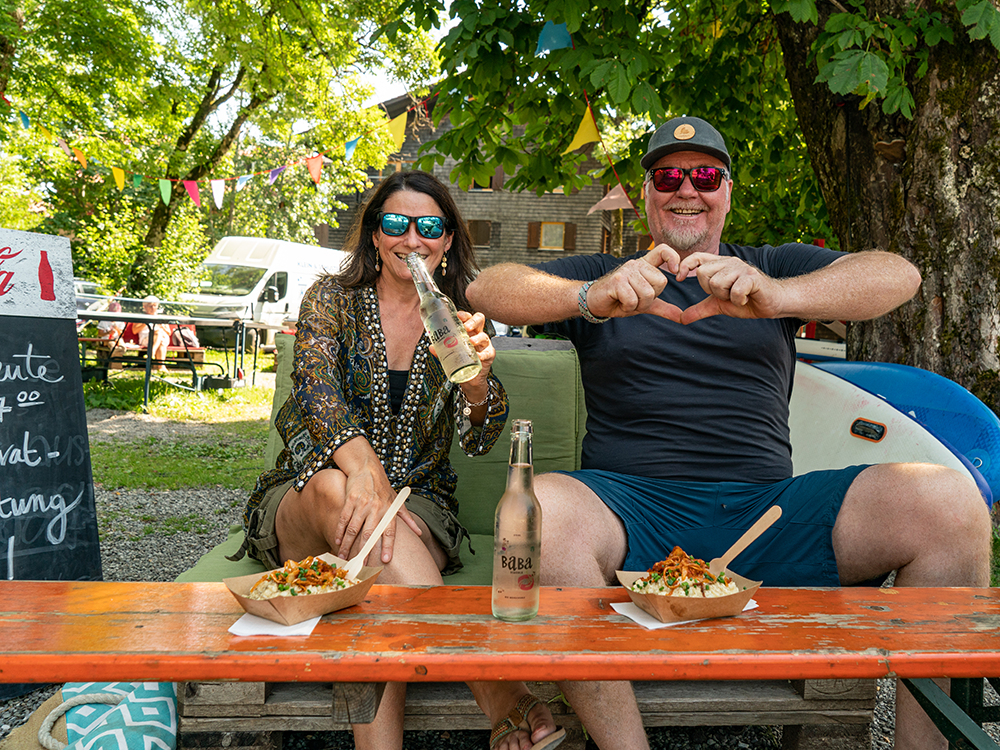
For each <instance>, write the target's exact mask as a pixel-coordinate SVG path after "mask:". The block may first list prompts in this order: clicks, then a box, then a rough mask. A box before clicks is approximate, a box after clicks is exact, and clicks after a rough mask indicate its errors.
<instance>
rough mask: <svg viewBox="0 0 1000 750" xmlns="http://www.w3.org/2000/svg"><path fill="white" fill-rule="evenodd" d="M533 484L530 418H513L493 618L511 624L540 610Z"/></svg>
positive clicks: (499, 514)
mask: <svg viewBox="0 0 1000 750" xmlns="http://www.w3.org/2000/svg"><path fill="white" fill-rule="evenodd" d="M533 484H534V469H533V468H532V460H531V421H530V420H528V419H515V420H514V421H513V423H512V424H511V426H510V464H509V466H508V468H507V489H506V490H505V491H504V493H503V496H502V497H501V498H500V502H499V503H498V504H497V510H496V517H495V520H494V525H493V616H494V617H496V618H497V619H499V620H506V621H508V622H520V621H523V620H530V619H531V618H532V617H534V616H535V615H537V614H538V593H539V583H540V576H541V552H542V506H541V505H539V503H538V498H537V497H535V490H534V487H533Z"/></svg>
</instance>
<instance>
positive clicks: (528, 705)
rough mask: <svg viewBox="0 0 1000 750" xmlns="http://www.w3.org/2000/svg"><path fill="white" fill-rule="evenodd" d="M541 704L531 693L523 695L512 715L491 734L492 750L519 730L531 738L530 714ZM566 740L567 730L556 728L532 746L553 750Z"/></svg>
mask: <svg viewBox="0 0 1000 750" xmlns="http://www.w3.org/2000/svg"><path fill="white" fill-rule="evenodd" d="M539 703H541V701H540V700H538V698H536V697H535V696H534V695H532V694H531V693H527V694H526V695H522V696H521V699H520V700H519V701H518V702H517V704H516V705H515V706H514V708H512V709H511V710H510V713H509V714H507V716H505V717H504V718H502V719H500V721H498V722H497V723H496V724H494V725H493V732H492V733H491V734H490V750H493V748H495V747H496V746H497V743H499V742H500V740H502V739H503V738H504V737H506V736H507V735H510V734H513V733H514V732H516V731H518V730H519V729H520V730H523V731H525V732H527V733H528V735H529V736H530V735H531V725H530V724H529V723H528V714H529V713H530V712H531V709H533V708H534V707H535V706H537V705H538V704H539ZM564 739H566V730H565V729H559V728H556V731H554V732H553V733H552V734H550V735H549V736H548V737H543V738H542V739H540V740H539V741H538V742H536V743H535V744H534V745H532V746H531V750H551V748H554V747H556V746H557V745H558V744H559V743H560V742H562V741H563V740H564Z"/></svg>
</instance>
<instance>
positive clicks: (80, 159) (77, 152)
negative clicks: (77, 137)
mask: <svg viewBox="0 0 1000 750" xmlns="http://www.w3.org/2000/svg"><path fill="white" fill-rule="evenodd" d="M73 155H74V156H76V160H77V161H78V162H80V163H81V164H82V165H83V168H84V169H86V168H87V155H86V154H84V153H83V151H81V150H80V149H78V148H74V149H73Z"/></svg>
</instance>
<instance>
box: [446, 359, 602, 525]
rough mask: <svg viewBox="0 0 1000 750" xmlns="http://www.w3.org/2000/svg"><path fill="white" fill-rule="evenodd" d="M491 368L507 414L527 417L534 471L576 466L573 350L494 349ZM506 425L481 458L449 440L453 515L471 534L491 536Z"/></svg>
mask: <svg viewBox="0 0 1000 750" xmlns="http://www.w3.org/2000/svg"><path fill="white" fill-rule="evenodd" d="M493 372H494V373H496V376H497V377H498V378H499V379H500V382H501V383H503V386H504V389H505V390H506V391H507V397H508V399H510V411H509V413H508V416H507V424H508V425H509V424H510V423H511V421H512V420H514V419H530V420H531V426H532V440H531V447H532V454H533V455H532V458H533V463H534V468H535V473H536V474H541V473H543V472H546V471H556V470H562V471H573V470H574V469H579V468H580V441H581V440H582V438H583V432H584V423H585V421H586V411H585V408H584V406H583V386H582V385H581V384H580V366H579V363H578V361H577V358H576V351H575V350H574V349H561V350H553V351H537V350H532V349H521V350H500V351H498V352H497V357H496V360H495V361H494V363H493ZM509 435H510V433H509V429H508V431H507V432H505V434H504V435H503V436H502V437H501V438H500V439H499V440H497V443H496V445H495V446H493V450H491V451H490V452H489V453H487V454H486V455H485V456H476V457H475V458H469V457H468V456H466V455H465V453H463V452H462V449H461V447H460V446H459V445H458V440H455V441H454V442H453V443H452V446H451V454H450V455H449V458H450V459H451V463H452V466H454V467H455V471H456V472H458V491H457V492H456V496H457V498H458V517H459V520H461V522H462V523H463V524H464V525H465V527H466V528H467V529H468V530H469V531H470V532H471V533H473V534H487V535H490V536H492V535H493V515H494V513H495V511H496V504H497V501H498V500H500V496H501V495H502V494H503V491H504V488H505V487H506V484H507V463H508V461H509V460H510V436H509Z"/></svg>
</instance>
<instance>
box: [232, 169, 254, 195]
mask: <svg viewBox="0 0 1000 750" xmlns="http://www.w3.org/2000/svg"><path fill="white" fill-rule="evenodd" d="M251 177H253V175H252V174H245V175H242V176H241V177H239V178H238V179H237V180H236V192H237V193H238V192H240V191H241V190H242V189H243V188H244V187H245V186H246V184H247V183H248V182H250V178H251Z"/></svg>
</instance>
